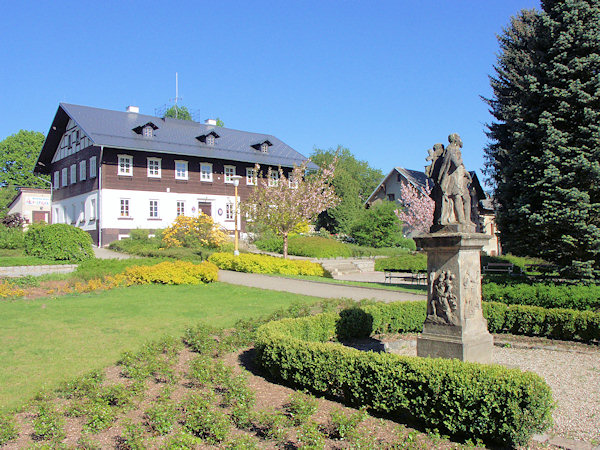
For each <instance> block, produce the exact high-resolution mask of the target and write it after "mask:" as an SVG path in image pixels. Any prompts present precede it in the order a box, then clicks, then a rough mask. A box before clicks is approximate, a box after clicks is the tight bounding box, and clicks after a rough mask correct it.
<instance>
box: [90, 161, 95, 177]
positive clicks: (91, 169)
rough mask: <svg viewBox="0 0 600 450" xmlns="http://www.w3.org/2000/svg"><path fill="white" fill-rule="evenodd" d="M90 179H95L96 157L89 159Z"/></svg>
mask: <svg viewBox="0 0 600 450" xmlns="http://www.w3.org/2000/svg"><path fill="white" fill-rule="evenodd" d="M90 178H96V157H95V156H92V157H91V158H90Z"/></svg>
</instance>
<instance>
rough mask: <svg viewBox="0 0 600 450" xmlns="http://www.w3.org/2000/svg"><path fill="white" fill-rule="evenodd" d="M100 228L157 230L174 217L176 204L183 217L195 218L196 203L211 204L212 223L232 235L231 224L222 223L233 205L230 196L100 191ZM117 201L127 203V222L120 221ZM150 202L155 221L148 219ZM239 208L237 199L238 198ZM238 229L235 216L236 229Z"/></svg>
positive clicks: (230, 222)
mask: <svg viewBox="0 0 600 450" xmlns="http://www.w3.org/2000/svg"><path fill="white" fill-rule="evenodd" d="M101 196H102V206H101V209H102V210H101V217H102V224H101V225H102V228H103V229H105V228H119V229H131V230H135V229H137V228H142V229H159V228H166V227H168V226H169V225H171V224H172V223H173V221H174V220H175V218H176V217H177V202H178V201H183V202H184V204H185V215H186V216H197V215H198V203H199V202H201V203H210V204H211V213H212V214H211V216H212V218H213V220H214V221H215V222H216V223H218V224H219V225H221V226H222V227H223V228H225V229H227V230H230V231H233V230H234V228H235V223H234V221H233V220H229V221H228V220H226V211H227V204H228V203H230V204H234V199H235V197H234V196H233V195H203V194H177V193H173V192H156V191H134V190H120V189H102V195H101ZM121 199H127V200H129V218H121V217H120V215H121ZM150 200H158V218H159V219H160V220H156V219H152V218H150ZM238 208H239V197H238ZM239 226H240V222H239V216H238V227H239Z"/></svg>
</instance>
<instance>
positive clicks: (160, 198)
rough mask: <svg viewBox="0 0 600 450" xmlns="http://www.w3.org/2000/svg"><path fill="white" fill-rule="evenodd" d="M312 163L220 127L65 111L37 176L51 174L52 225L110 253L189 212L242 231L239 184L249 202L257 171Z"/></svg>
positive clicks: (132, 112) (269, 140)
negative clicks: (135, 233)
mask: <svg viewBox="0 0 600 450" xmlns="http://www.w3.org/2000/svg"><path fill="white" fill-rule="evenodd" d="M305 160H306V158H305V157H304V156H303V155H301V154H300V153H298V152H297V151H295V150H294V149H292V148H291V147H289V146H288V145H286V144H285V143H284V142H282V141H280V140H279V139H277V138H276V137H274V136H271V135H266V134H260V133H250V132H246V131H239V130H233V129H229V128H223V127H218V126H216V122H215V121H214V120H207V121H206V122H205V123H198V122H193V121H186V120H178V119H171V118H160V117H154V116H148V115H143V114H140V113H139V109H138V108H136V107H128V108H127V111H124V112H122V111H111V110H106V109H99V108H91V107H87V106H78V105H70V104H64V103H61V104H60V105H59V107H58V111H57V112H56V115H55V117H54V120H53V122H52V126H51V127H50V130H49V132H48V135H47V137H46V141H45V142H44V146H43V147H42V151H41V153H40V156H39V158H38V162H37V165H36V169H35V171H36V172H38V173H45V174H49V175H50V176H51V181H52V183H53V191H54V192H53V198H52V221H53V223H69V224H72V225H75V226H77V227H81V228H82V229H83V230H85V231H87V232H89V233H90V235H91V236H92V239H93V240H94V242H95V243H96V244H97V245H101V246H103V245H107V244H109V243H110V242H112V241H114V240H117V239H120V238H123V237H126V236H128V235H129V233H130V231H131V230H133V229H137V228H141V229H160V228H165V227H167V226H169V225H170V224H171V223H172V222H173V221H174V220H175V218H176V217H177V216H178V215H182V214H183V215H187V216H195V215H197V214H198V213H199V212H203V213H205V214H208V215H209V216H211V217H212V218H213V219H214V220H215V222H217V223H218V224H220V225H221V226H223V227H224V228H225V229H227V230H233V229H234V226H235V222H234V220H235V219H236V218H235V217H234V216H235V211H234V204H235V199H234V184H233V178H232V177H234V176H241V177H242V178H241V179H240V182H239V187H238V195H239V198H238V200H240V199H241V200H243V199H244V198H245V197H246V196H247V195H248V194H249V192H250V189H252V188H253V185H254V183H255V182H256V174H255V166H256V164H260V166H261V171H262V170H264V172H265V173H266V172H267V170H268V168H269V167H272V168H273V169H277V168H278V167H281V168H282V169H283V170H284V172H288V171H289V170H291V169H292V168H293V167H294V166H295V165H300V164H302V163H303V162H304V161H305ZM311 167H312V168H315V167H316V166H314V164H311ZM277 175H278V172H277V170H274V171H273V176H274V177H276V176H277ZM270 182H272V183H276V182H277V179H275V178H274V179H273V180H270ZM237 220H238V221H239V223H238V225H239V226H240V227H241V228H242V229H243V227H244V224H243V223H240V222H241V221H240V219H239V217H238V218H237Z"/></svg>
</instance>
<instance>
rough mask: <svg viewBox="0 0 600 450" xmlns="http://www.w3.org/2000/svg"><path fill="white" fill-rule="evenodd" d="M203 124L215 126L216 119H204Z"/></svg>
mask: <svg viewBox="0 0 600 450" xmlns="http://www.w3.org/2000/svg"><path fill="white" fill-rule="evenodd" d="M204 124H205V125H212V126H214V127H216V126H217V119H206V120H205V121H204Z"/></svg>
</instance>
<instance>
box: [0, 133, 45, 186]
mask: <svg viewBox="0 0 600 450" xmlns="http://www.w3.org/2000/svg"><path fill="white" fill-rule="evenodd" d="M43 144H44V135H43V134H42V133H40V132H37V131H27V130H21V131H19V132H18V133H17V134H13V135H11V136H8V137H7V138H6V139H4V140H3V141H1V142H0V186H7V185H13V186H27V187H44V188H47V187H48V183H44V182H43V181H42V180H40V179H39V178H38V177H37V176H35V175H34V174H33V169H34V166H35V162H36V161H37V158H38V156H39V154H40V150H41V149H42V145H43ZM42 178H44V179H46V180H47V179H48V177H47V176H42Z"/></svg>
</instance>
